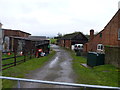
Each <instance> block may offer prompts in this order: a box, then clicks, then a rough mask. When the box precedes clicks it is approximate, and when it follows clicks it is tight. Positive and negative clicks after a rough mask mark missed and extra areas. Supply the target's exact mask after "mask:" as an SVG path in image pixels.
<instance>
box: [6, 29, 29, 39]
mask: <svg viewBox="0 0 120 90" xmlns="http://www.w3.org/2000/svg"><path fill="white" fill-rule="evenodd" d="M4 35H5V36H16V37H28V36H29V34H27V33H24V32H21V31H16V30H8V29H4Z"/></svg>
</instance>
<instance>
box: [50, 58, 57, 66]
mask: <svg viewBox="0 0 120 90" xmlns="http://www.w3.org/2000/svg"><path fill="white" fill-rule="evenodd" d="M57 61H58V57H56V58H55V59H54V60H53V61H51V62H50V64H49V68H52V67H54V65H55V64H56V63H57Z"/></svg>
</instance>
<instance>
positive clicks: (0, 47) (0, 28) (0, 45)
mask: <svg viewBox="0 0 120 90" xmlns="http://www.w3.org/2000/svg"><path fill="white" fill-rule="evenodd" d="M2 40H3V31H2V24H1V23H0V76H2ZM0 90H2V79H0Z"/></svg>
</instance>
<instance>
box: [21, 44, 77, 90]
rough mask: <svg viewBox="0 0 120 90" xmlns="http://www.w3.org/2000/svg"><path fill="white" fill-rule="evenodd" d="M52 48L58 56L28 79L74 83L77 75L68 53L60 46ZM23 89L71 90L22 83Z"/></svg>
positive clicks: (56, 86)
mask: <svg viewBox="0 0 120 90" xmlns="http://www.w3.org/2000/svg"><path fill="white" fill-rule="evenodd" d="M51 48H53V50H55V51H56V55H55V56H54V57H53V58H52V59H51V60H50V61H49V62H47V63H46V64H45V65H44V66H43V67H42V68H39V69H37V70H35V71H32V72H30V73H29V74H27V75H26V78H30V79H37V80H47V81H58V82H70V83H74V81H75V75H74V72H73V70H72V65H71V61H72V58H71V56H70V55H69V53H68V52H67V51H65V50H64V49H61V48H60V47H59V46H56V45H51ZM21 87H22V88H65V87H67V88H69V87H68V86H58V85H48V84H40V83H30V82H22V85H21Z"/></svg>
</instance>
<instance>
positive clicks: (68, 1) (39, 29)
mask: <svg viewBox="0 0 120 90" xmlns="http://www.w3.org/2000/svg"><path fill="white" fill-rule="evenodd" d="M118 1H119V0H0V22H1V23H2V24H3V28H6V29H15V30H22V31H25V32H28V33H31V34H32V35H37V36H41V35H43V36H56V35H57V34H58V33H62V34H67V33H72V32H75V31H80V32H83V33H84V34H89V30H90V29H94V30H95V32H99V31H101V30H102V29H103V28H104V27H105V25H106V24H107V23H108V22H109V21H110V19H111V18H112V17H113V15H114V14H115V13H116V12H117V10H118Z"/></svg>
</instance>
